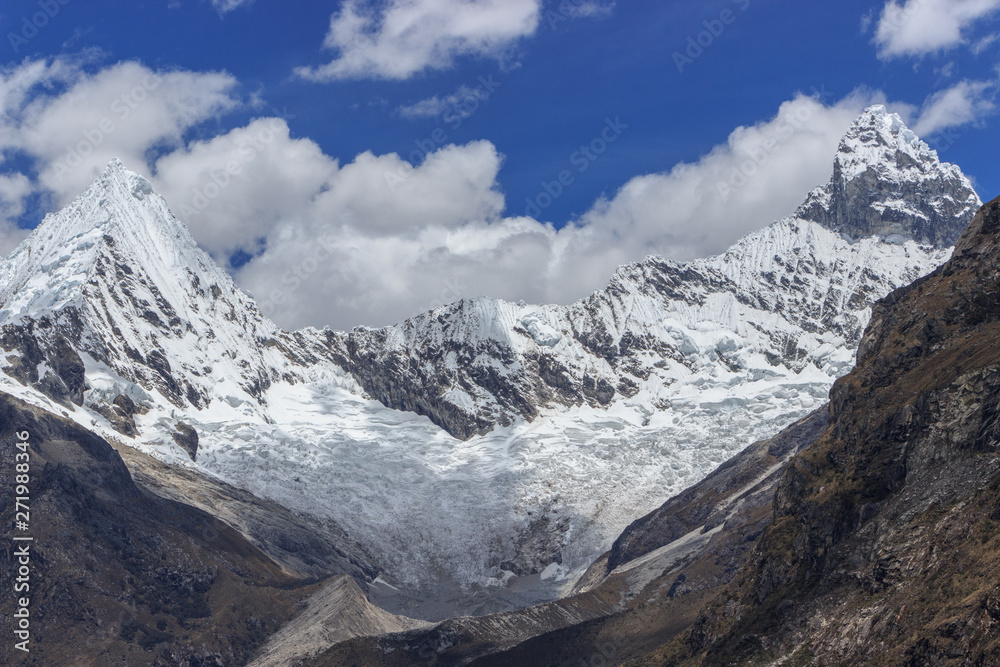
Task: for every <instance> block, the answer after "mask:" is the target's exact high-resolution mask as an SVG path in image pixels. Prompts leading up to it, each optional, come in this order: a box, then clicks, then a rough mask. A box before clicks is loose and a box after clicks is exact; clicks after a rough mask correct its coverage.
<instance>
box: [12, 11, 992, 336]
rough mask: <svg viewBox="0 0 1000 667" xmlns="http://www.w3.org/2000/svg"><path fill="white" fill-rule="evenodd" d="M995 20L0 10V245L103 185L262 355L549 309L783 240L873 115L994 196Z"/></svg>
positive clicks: (978, 15)
mask: <svg viewBox="0 0 1000 667" xmlns="http://www.w3.org/2000/svg"><path fill="white" fill-rule="evenodd" d="M300 5H301V6H300ZM998 9H1000V1H998V2H992V1H991V0H908V2H906V3H903V2H895V3H888V4H887V3H885V2H883V1H878V2H871V1H870V2H862V1H850V0H849V1H845V2H838V3H802V2H791V1H782V0H714V1H711V2H704V1H700V2H671V3H653V2H622V1H619V2H610V1H608V0H565V1H556V0H550V1H543V0H505V1H500V0H413V1H412V2H409V3H405V2H402V0H382V1H381V2H378V3H372V2H365V1H364V0H351V1H350V2H346V3H344V2H340V1H330V2H310V3H295V4H292V3H277V2H272V1H270V0H254V1H250V2H240V1H239V0H217V1H215V2H209V1H208V0H201V1H198V0H162V1H145V2H136V3H131V4H130V5H129V6H128V9H123V6H122V5H121V3H110V2H102V1H96V2H83V1H82V0H68V1H66V2H65V3H63V2H61V1H60V0H49V1H48V2H46V0H42V1H41V2H39V1H38V0H35V1H33V2H32V1H26V0H7V1H6V2H5V3H4V4H3V7H2V10H0V11H2V15H0V32H2V34H3V36H4V39H3V43H2V44H0V53H3V67H4V69H5V73H4V77H3V79H2V80H0V92H2V93H3V95H4V97H3V98H2V99H0V104H3V105H4V106H5V108H4V112H5V116H6V121H5V123H4V125H3V126H0V129H2V130H3V132H4V134H5V135H6V136H5V137H4V138H2V139H0V151H2V153H0V155H2V156H3V160H2V161H0V217H2V221H0V223H2V224H3V225H6V227H5V228H3V227H0V229H5V231H0V234H5V236H4V238H5V239H6V241H5V243H4V244H0V245H3V248H2V249H3V251H4V252H5V253H6V252H8V251H9V250H10V247H11V245H12V244H14V243H16V242H17V241H18V240H19V239H20V238H22V237H23V232H18V231H17V229H16V228H25V227H31V226H33V225H34V224H37V221H38V220H39V219H40V217H41V215H42V214H43V213H45V212H46V211H47V210H49V209H52V208H56V207H58V206H60V205H63V204H65V203H67V202H68V201H69V200H71V199H72V197H73V196H74V195H75V194H77V193H78V192H79V191H80V190H82V188H83V187H85V186H86V184H87V183H89V182H90V181H92V180H93V178H94V177H95V176H96V175H97V174H99V172H100V169H101V168H102V167H103V165H104V164H106V162H107V159H109V157H110V156H112V155H119V156H121V157H122V159H123V160H124V161H125V162H126V165H127V166H128V167H129V168H131V169H134V170H136V171H139V172H141V173H143V174H144V175H146V176H147V177H149V178H150V179H151V180H152V181H153V183H154V186H155V187H156V189H157V190H158V191H159V192H161V193H162V194H164V196H165V197H167V200H168V202H169V203H170V204H171V207H172V209H173V210H174V212H175V214H178V217H180V218H181V219H183V220H185V222H187V224H188V225H189V226H190V227H191V229H192V232H193V233H194V234H195V237H196V238H197V239H198V240H199V242H200V243H201V244H202V245H203V247H205V248H206V249H208V250H209V251H210V252H212V253H213V255H214V256H216V257H217V258H219V259H220V260H221V261H222V262H223V263H227V259H228V258H231V257H233V256H237V257H241V258H242V259H241V260H239V261H237V262H236V263H235V264H234V265H231V266H230V268H231V269H232V270H233V272H234V275H235V276H236V277H237V280H238V281H239V282H241V284H243V285H244V286H245V287H247V288H249V289H251V290H252V291H253V292H254V293H255V294H256V295H257V296H258V299H259V300H260V301H262V302H263V303H264V304H265V306H266V308H265V309H266V310H268V311H269V312H270V313H271V314H272V315H273V316H274V317H275V318H276V319H277V320H278V321H279V323H281V324H285V325H287V326H300V325H304V324H314V325H324V324H330V325H333V326H352V325H355V324H361V323H369V324H385V323H388V322H390V321H394V320H396V319H399V318H401V317H404V316H407V315H410V314H413V313H414V312H419V311H420V310H423V309H425V308H427V307H433V306H435V305H437V304H438V303H440V302H443V301H449V300H452V299H454V298H460V297H471V296H479V295H491V296H499V297H503V298H509V299H517V298H524V299H527V300H529V301H562V302H566V301H568V300H571V299H573V298H578V297H580V296H583V295H584V294H586V293H587V292H589V291H590V290H592V289H596V288H599V287H600V286H602V285H603V284H605V283H606V281H607V278H608V277H609V276H610V273H611V271H612V270H613V268H614V266H617V265H618V264H620V263H623V262H626V261H636V260H639V259H641V258H642V257H643V256H645V255H646V254H649V253H651V252H657V253H660V254H663V255H665V256H667V257H671V258H676V259H689V258H691V257H695V256H703V255H707V254H710V253H713V252H719V251H721V250H722V249H724V248H725V247H726V246H727V245H729V244H730V243H732V242H733V241H735V240H736V239H737V238H738V237H739V236H740V235H742V234H744V233H746V232H748V231H751V230H753V229H757V228H760V227H762V226H764V225H766V224H767V223H768V222H770V221H771V220H773V219H775V218H777V217H780V216H782V215H786V214H788V213H790V212H791V211H792V210H793V209H794V206H795V204H796V203H797V202H798V201H800V200H801V199H802V197H803V196H804V194H805V193H806V192H807V191H808V189H809V188H810V187H812V186H814V185H819V184H820V183H821V182H824V181H825V180H826V179H827V178H828V176H829V173H830V171H831V166H832V163H831V161H832V158H833V150H834V149H835V147H836V141H837V139H838V138H839V136H840V135H842V134H843V132H844V131H845V130H846V129H847V127H848V126H849V124H850V119H851V118H853V117H854V116H856V115H857V113H858V112H859V111H860V110H861V109H863V108H864V106H866V105H867V104H870V103H874V102H886V103H888V104H889V107H890V110H893V111H897V112H899V113H900V114H901V115H903V116H904V118H905V119H906V120H907V122H908V123H909V124H910V125H911V127H913V128H914V129H916V130H917V131H918V133H920V134H921V135H922V136H924V138H925V139H926V140H927V141H928V143H930V144H931V145H932V146H933V147H936V148H938V149H939V152H940V154H941V157H942V159H945V160H947V161H950V162H954V163H956V164H958V165H959V166H960V167H962V169H963V170H964V171H965V172H966V173H967V174H968V175H969V176H970V177H971V178H973V179H974V182H975V184H976V186H977V188H978V189H979V192H980V194H981V195H982V196H983V197H984V198H986V199H988V198H991V197H992V196H994V195H995V194H997V193H998V192H1000V179H998V177H997V176H996V171H995V170H994V169H993V164H992V160H991V157H992V156H991V155H990V153H992V152H993V151H992V149H993V148H994V146H995V145H996V141H995V138H996V136H997V135H996V132H997V124H996V118H995V116H994V103H993V100H994V96H995V92H996V86H997V78H998V74H997V69H996V67H997V64H998V58H997V50H998V49H1000V41H994V39H995V37H994V35H995V34H996V32H997V30H998V25H1000V22H998V16H1000V12H998ZM32 23H33V24H34V25H32ZM400 26H403V27H405V29H403V28H400ZM397 28H398V29H399V31H398V32H394V31H395V30H397ZM699 41H700V42H701V44H700V45H698V46H694V45H695V44H696V43H697V42H699ZM324 45H325V46H324ZM484 82H485V83H484ZM115 100H119V101H121V100H123V101H124V102H125V103H130V104H132V105H134V107H135V108H134V109H132V107H131V106H130V107H129V111H131V112H132V113H129V114H127V116H125V117H123V115H124V112H123V109H124V108H125V107H122V106H121V102H120V103H119V106H118V107H117V108H116V107H113V106H112V105H113V104H114V102H115ZM181 102H183V104H180V103H181ZM796 119H798V120H796ZM102 121H110V122H111V125H106V127H108V128H111V127H112V126H113V129H112V130H111V131H109V132H103V131H100V128H101V122H102ZM782 127H784V128H786V129H787V128H788V127H792V128H793V129H794V130H795V135H794V137H793V138H792V139H790V140H788V141H781V142H779V145H778V146H777V147H776V148H773V147H772V148H770V149H766V148H765V149H763V150H762V149H761V146H768V145H771V144H767V143H766V140H767V138H768V137H769V136H771V135H772V134H774V133H776V132H778V131H779V130H780V129H781V128H782ZM738 128H744V129H743V130H739V129H738ZM88 133H89V134H88ZM780 136H785V135H780ZM88 137H89V138H88ZM80 142H84V143H83V144H81V143H80ZM248 146H251V147H252V148H248ZM236 147H242V150H237V148H236ZM587 147H589V148H590V150H589V151H587V150H583V149H586V148H587ZM79 149H82V150H79ZM598 149H600V150H598ZM74 152H75V153H78V154H77V155H74ZM79 153H86V154H85V155H83V154H79ZM393 154H395V155H393ZM234 156H235V157H234ZM241 156H242V157H241ZM359 156H361V157H359ZM396 156H398V159H397V158H396ZM229 158H233V159H235V160H236V162H235V165H236V167H237V170H238V172H239V173H229V174H226V173H224V172H226V168H225V165H226V164H227V162H232V159H229ZM748 159H749V160H750V162H747V160H748ZM70 161H72V164H70ZM407 162H411V163H413V164H412V166H413V167H414V168H413V169H411V168H410V167H409V166H408V165H407ZM747 165H749V169H745V167H746V166H747ZM741 169H744V170H745V171H752V172H753V173H752V174H750V175H749V176H748V177H747V178H742V177H741V176H740V170H741ZM213 178H214V183H215V186H219V185H221V187H217V188H215V187H213V186H212V185H211V183H212V182H213ZM560 180H562V182H560ZM744 181H746V182H745V184H744ZM726 183H734V184H736V183H738V184H739V185H738V187H736V188H734V189H732V190H726V188H725V187H724V186H725V184H726ZM206 186H208V187H209V188H210V191H209V193H210V194H212V195H214V196H209V197H205V196H204V190H205V187H206ZM216 189H218V190H219V192H218V193H217V194H216ZM199 196H200V198H199ZM317 239H320V240H322V241H323V243H320V244H317ZM324 243H325V245H324ZM316 247H322V248H324V250H323V251H322V252H321V253H320V254H319V255H316V256H313V255H311V254H310V253H315V250H314V249H315V248H316ZM251 258H252V259H251ZM248 259H249V260H250V261H247V260H248ZM317 265H318V268H316V267H317ZM275 284H280V285H282V287H280V288H278V289H273V288H272V287H273V286H274V285H275Z"/></svg>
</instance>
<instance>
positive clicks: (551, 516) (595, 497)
mask: <svg viewBox="0 0 1000 667" xmlns="http://www.w3.org/2000/svg"><path fill="white" fill-rule="evenodd" d="M874 113H875V112H874V111H873V112H871V113H869V114H867V115H866V116H863V117H862V118H861V119H859V124H860V125H863V124H865V123H868V122H869V120H866V119H867V118H868V116H871V115H872V114H874ZM887 132H889V136H897V135H898V137H903V136H904V135H905V133H906V132H908V131H907V130H905V128H904V127H903V126H902V125H901V123H900V124H899V126H898V127H897V126H896V125H895V121H893V122H892V123H890V127H889V129H888V130H887ZM894 133H895V134H894ZM859 136H865V137H867V136H868V135H867V134H865V133H860V134H859ZM878 136H879V137H881V136H882V135H881V134H880V135H878ZM876 139H877V137H874V138H871V141H872V142H876ZM865 141H868V139H865ZM866 145H867V144H866ZM907 145H908V146H910V145H911V144H907ZM913 145H915V144H913ZM856 152H857V153H858V154H859V155H864V156H868V157H869V158H870V159H871V160H874V161H875V163H873V164H872V165H871V166H872V169H868V170H866V171H864V172H859V173H863V174H868V176H864V178H870V177H871V176H870V175H871V174H875V175H876V176H878V175H879V174H882V173H886V174H893V175H894V176H893V179H895V180H893V179H888V180H887V181H886V183H885V184H884V187H883V188H882V189H880V190H878V192H877V193H875V194H873V197H875V196H876V195H878V196H882V195H880V194H879V193H882V194H884V193H886V192H888V193H890V194H891V193H893V192H896V189H894V188H897V189H899V197H904V198H906V201H907V202H909V203H908V204H907V207H903V209H901V210H904V213H905V211H911V210H912V211H916V212H917V213H919V212H920V211H922V210H923V209H922V208H921V207H922V206H924V201H925V200H927V201H931V200H933V201H941V202H943V201H946V200H949V199H950V200H951V201H955V202H961V201H966V202H969V203H970V204H971V203H974V202H977V201H978V199H977V198H976V195H975V193H974V192H973V191H972V189H971V186H970V185H969V183H968V181H967V180H966V179H964V177H962V178H958V177H957V176H956V177H955V178H951V177H948V178H945V177H942V178H940V179H933V178H924V176H925V175H927V174H932V173H934V172H940V173H941V174H951V175H952V176H954V174H955V173H957V172H956V169H955V168H954V167H951V166H950V165H944V164H942V163H940V162H939V161H938V160H937V158H936V155H934V154H933V152H930V151H926V150H923V149H921V150H920V151H917V152H916V153H913V155H915V156H916V158H913V155H910V154H909V153H906V152H905V151H902V152H898V153H886V152H885V151H878V150H872V151H868V152H859V151H856ZM838 157H840V156H838ZM904 158H905V159H911V158H913V159H917V158H919V160H921V161H922V162H921V165H920V169H919V170H917V171H912V170H911V171H906V170H900V169H897V168H896V167H897V166H898V165H897V162H899V161H902V160H904ZM866 159H868V158H866ZM887 161H888V162H887ZM883 163H885V164H883ZM917 172H919V174H920V178H921V179H923V180H921V185H920V187H919V188H917V189H916V190H906V191H905V192H904V190H905V189H906V188H904V186H905V185H906V184H907V183H908V182H909V181H908V180H907V178H909V175H910V174H911V173H912V174H917ZM896 174H903V176H901V177H900V178H896V176H895V175H896ZM861 177H862V176H858V178H861ZM916 177H917V176H916V175H915V176H914V178H916ZM886 196H888V195H886ZM873 201H875V200H874V199H873ZM878 201H882V200H881V199H879V200H878ZM834 204H835V202H833V201H832V200H831V202H830V206H833V205H834ZM831 210H832V209H831ZM949 211H950V209H949V210H944V209H942V213H941V216H944V217H942V219H941V220H939V221H938V222H936V223H935V224H941V225H946V224H950V225H959V224H963V223H964V221H965V220H966V219H967V218H966V217H964V216H965V214H964V212H963V211H964V209H961V210H959V209H955V211H953V212H949ZM917 213H913V214H912V216H911V218H912V221H914V222H913V224H917V221H919V220H921V219H922V218H920V217H919V215H917ZM952 213H954V215H952ZM906 215H909V214H908V213H907V214H906ZM920 215H923V214H922V213H921V214H920ZM947 216H952V217H953V218H954V219H953V220H950V221H949V220H946V219H945V218H946V217H947ZM892 241H893V242H891V243H889V242H884V241H882V240H880V239H878V238H865V239H847V238H845V237H844V236H843V235H842V234H841V233H839V232H838V231H833V230H831V229H828V228H826V227H824V226H823V225H821V224H820V223H818V222H815V221H811V220H803V219H798V218H789V219H786V220H782V221H778V222H776V223H774V224H773V225H771V226H770V227H768V228H766V229H764V230H762V231H760V232H757V233H754V234H751V235H749V236H747V237H746V238H745V239H743V240H741V241H740V242H739V243H737V244H735V245H734V246H733V248H732V249H731V250H730V251H728V252H727V253H725V254H723V255H721V256H719V257H716V258H710V259H706V260H699V261H696V262H690V263H686V264H680V263H676V262H670V261H667V260H663V259H660V258H650V259H647V260H646V261H644V262H640V263H637V264H633V265H629V266H626V267H622V268H621V269H620V270H619V271H618V272H616V274H615V276H614V277H613V279H612V281H611V283H610V285H609V287H608V288H607V289H605V290H602V291H600V292H597V293H595V294H593V295H591V296H590V297H588V298H587V299H584V300H582V301H580V302H578V303H576V304H572V305H570V306H529V305H527V304H510V303H505V302H501V301H496V300H491V299H477V300H473V301H464V302H460V303H458V304H453V305H451V306H445V307H442V308H439V309H437V310H435V311H433V312H431V313H428V314H425V315H423V316H421V317H418V318H414V319H412V320H409V321H407V322H404V323H402V324H400V325H398V326H396V327H389V328H385V329H377V330H376V329H358V330H355V331H352V332H347V333H338V332H333V331H315V330H305V331H300V332H295V333H285V332H282V331H280V330H279V329H278V328H277V327H276V326H275V325H274V324H273V323H271V322H269V321H268V320H267V319H266V318H264V317H263V316H262V315H261V314H260V313H259V311H258V310H257V308H256V306H255V305H254V304H253V302H252V300H251V299H250V297H249V296H248V295H246V294H245V293H243V292H242V291H240V290H239V289H238V288H237V287H236V286H235V285H234V284H233V283H232V281H231V280H230V279H229V278H228V277H227V276H226V275H225V273H224V272H223V271H222V270H221V269H219V268H218V267H217V266H215V265H214V264H213V263H212V261H211V259H210V258H209V257H208V256H207V255H206V254H205V253H203V252H202V251H201V250H199V249H198V248H197V246H196V245H195V243H194V241H193V240H192V239H191V237H190V234H188V233H187V231H186V230H185V229H184V227H183V225H182V224H181V223H180V222H178V221H177V220H176V219H174V218H173V216H172V215H170V212H169V210H168V208H167V205H166V203H165V202H164V201H163V200H162V198H160V197H159V196H157V195H156V194H155V193H152V192H151V191H150V189H149V184H148V183H147V182H146V181H145V180H144V179H142V178H141V177H140V176H138V175H136V174H132V173H131V172H128V171H127V170H125V169H124V168H123V167H122V165H121V164H120V163H117V162H114V163H112V164H111V165H109V168H108V170H107V172H106V173H105V174H104V175H103V176H102V177H101V179H99V180H98V182H96V183H95V184H94V185H93V186H92V187H91V188H89V189H88V190H87V192H86V193H84V194H83V195H82V196H81V197H80V198H79V199H78V200H77V201H75V202H74V204H73V205H71V206H70V207H68V208H67V209H65V210H64V211H61V212H59V213H56V214H53V215H52V216H49V217H47V218H46V220H45V221H44V222H43V223H42V224H41V225H40V226H39V228H38V229H37V230H35V232H34V233H33V234H32V236H31V237H30V238H29V239H28V240H27V241H25V243H24V244H23V245H22V246H21V247H20V248H18V250H17V251H15V253H14V255H12V257H11V259H10V261H9V262H8V263H7V264H6V265H5V268H4V269H3V271H4V278H3V282H0V347H2V348H3V350H4V353H3V355H2V357H0V369H2V370H3V373H0V388H2V389H3V390H4V391H8V392H9V393H12V394H14V395H16V396H18V397H20V398H23V399H25V400H27V401H29V402H32V403H33V404H35V405H38V406H40V407H44V408H47V409H52V410H57V411H63V412H64V413H65V415H66V416H68V417H70V418H72V419H73V420H74V421H76V422H77V423H79V424H81V425H83V426H85V427H87V428H89V429H92V430H94V431H95V432H97V433H99V434H101V435H103V436H106V437H109V438H111V437H113V438H118V439H121V440H122V441H123V442H126V443H127V444H129V445H131V446H134V447H136V448H138V449H140V450H141V451H143V452H144V453H147V454H150V455H152V456H154V457H156V458H158V459H160V460H161V461H164V462H168V463H171V464H176V465H181V466H191V467H194V468H197V469H199V470H200V471H201V472H204V473H208V474H212V475H217V476H219V477H220V478H221V479H222V480H223V481H225V482H229V483H231V484H233V485H235V486H238V487H239V488H241V489H245V490H250V491H252V492H253V493H255V494H257V495H259V496H261V497H263V498H267V499H269V500H272V501H276V502H278V503H280V504H281V505H283V506H285V507H286V508H287V509H289V510H291V511H292V512H295V513H299V514H306V515H310V516H311V517H312V519H315V520H318V521H319V522H321V523H322V522H333V523H335V524H337V525H338V526H341V527H342V528H343V530H344V531H346V533H347V534H348V535H349V538H350V539H351V540H354V541H356V542H358V543H359V544H360V545H361V547H363V551H365V552H367V553H370V554H371V556H372V558H373V559H374V560H375V561H376V562H377V564H378V566H380V567H379V568H378V569H380V571H382V572H383V573H384V578H383V581H385V582H388V583H390V584H392V586H395V587H396V588H391V587H388V586H383V585H382V584H381V583H374V582H372V584H371V586H372V587H371V589H370V591H369V592H370V593H371V594H372V595H373V596H375V597H376V598H378V599H379V600H380V601H381V602H382V603H383V604H385V605H387V607H389V608H390V611H393V612H394V613H400V614H404V615H408V616H415V617H417V616H419V617H422V618H425V619H429V620H438V619H440V618H443V617H445V616H450V615H455V614H458V613H471V612H476V613H484V612H488V611H499V610H503V609H510V608H517V607H523V606H525V605H528V604H531V603H534V602H537V601H539V600H544V599H551V598H552V597H555V596H557V595H559V594H560V593H562V592H565V591H566V589H567V588H568V587H569V585H570V581H571V578H572V575H573V573H575V572H582V571H583V570H584V569H586V567H587V566H588V565H589V564H590V563H591V562H592V561H593V560H594V558H595V557H597V556H598V555H599V554H601V553H603V552H604V551H606V550H607V549H608V548H609V547H610V546H611V543H612V542H613V540H614V539H615V537H616V536H617V535H618V534H619V533H620V532H621V530H622V529H623V528H625V526H627V525H628V524H629V523H630V522H631V521H633V520H634V519H635V517H636V516H642V515H644V514H646V513H648V512H650V511H652V510H654V509H655V508H656V507H658V506H659V505H660V504H662V502H663V501H665V500H666V499H668V498H669V497H671V496H672V495H674V494H675V493H677V492H679V491H681V490H683V489H684V488H686V487H688V486H690V485H691V484H692V483H694V482H696V481H698V480H699V479H701V478H702V477H703V476H704V475H706V474H708V473H709V472H711V471H712V470H713V469H714V468H715V467H716V466H718V465H719V464H720V463H722V462H723V461H725V460H726V459H728V458H729V457H730V456H732V455H733V454H735V453H736V452H739V451H740V450H742V449H743V448H744V447H746V446H747V445H748V444H749V443H752V442H755V441H757V440H760V439H763V438H767V437H770V436H772V435H774V434H775V433H777V432H778V431H780V430H781V429H782V428H783V427H784V426H786V425H787V424H788V423H790V422H792V421H794V420H796V419H799V418H801V417H803V416H805V415H806V414H808V413H809V412H811V411H813V410H815V409H816V408H818V407H820V406H821V405H822V404H823V403H824V402H825V401H826V396H827V393H828V390H829V387H830V386H831V384H832V383H833V381H834V380H835V379H836V377H838V376H840V375H843V374H844V373H846V372H847V371H848V370H849V369H850V367H851V366H852V364H853V358H854V349H855V347H856V344H857V341H858V339H859V337H860V332H861V331H862V330H863V327H864V325H865V324H866V323H867V321H868V318H869V312H870V311H869V304H870V303H871V302H872V301H873V300H874V299H876V298H878V297H881V296H883V295H884V294H886V293H888V292H889V291H890V290H892V289H894V288H896V287H898V286H901V285H903V284H906V283H908V282H910V281H911V280H913V279H915V278H917V277H918V276H920V275H923V274H924V273H926V272H928V271H930V270H932V269H933V268H934V267H935V266H937V265H938V264H940V263H941V262H942V261H944V260H945V259H946V258H947V256H948V254H949V252H950V251H949V249H948V248H945V247H933V246H922V245H919V244H918V243H916V242H914V241H904V240H903V239H900V238H894V239H892ZM415 413H416V414H415ZM421 415H424V416H421ZM442 428H444V429H447V430H442ZM456 436H458V437H456ZM185 493H190V494H191V495H190V498H191V499H192V502H194V498H195V497H197V496H198V495H199V494H198V493H197V490H196V489H191V488H188V490H187V491H185ZM205 496H210V494H207V493H204V494H201V497H205ZM333 533H337V535H334V534H331V535H330V539H331V540H333V541H334V542H336V541H337V540H339V539H342V538H343V536H342V535H340V534H339V533H338V531H337V530H333ZM397 590H399V591H400V592H399V593H398V594H397V593H396V591H397ZM454 591H461V593H460V594H455V595H453V594H452V592H454ZM425 603H426V604H425Z"/></svg>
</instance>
